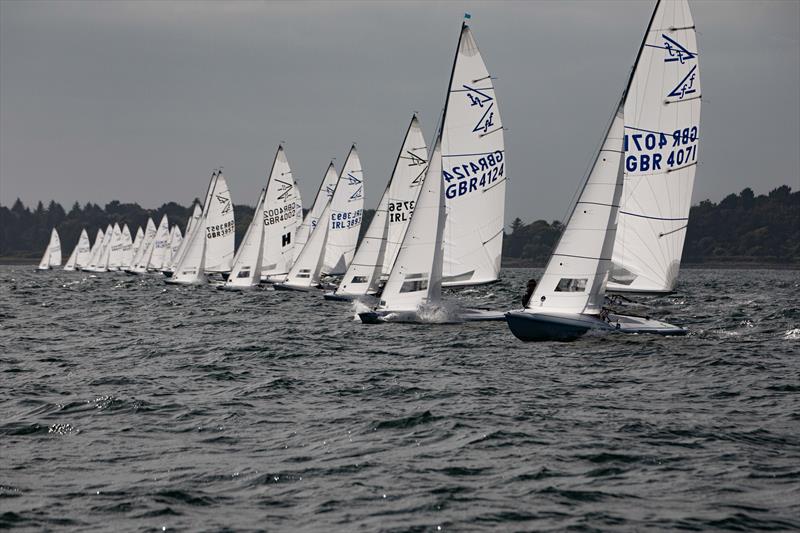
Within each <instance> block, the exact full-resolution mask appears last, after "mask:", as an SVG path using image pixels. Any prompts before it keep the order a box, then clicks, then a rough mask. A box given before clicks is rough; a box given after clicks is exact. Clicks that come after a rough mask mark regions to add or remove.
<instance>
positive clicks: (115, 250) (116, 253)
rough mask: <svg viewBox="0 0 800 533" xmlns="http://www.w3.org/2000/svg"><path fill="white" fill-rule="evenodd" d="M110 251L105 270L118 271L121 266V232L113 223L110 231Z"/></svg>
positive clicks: (117, 225)
mask: <svg viewBox="0 0 800 533" xmlns="http://www.w3.org/2000/svg"><path fill="white" fill-rule="evenodd" d="M110 246H111V251H110V252H109V253H108V263H107V264H106V269H107V270H119V268H120V266H121V265H122V246H123V242H122V230H121V229H120V227H119V224H117V223H116V222H114V227H113V228H112V230H111V244H110Z"/></svg>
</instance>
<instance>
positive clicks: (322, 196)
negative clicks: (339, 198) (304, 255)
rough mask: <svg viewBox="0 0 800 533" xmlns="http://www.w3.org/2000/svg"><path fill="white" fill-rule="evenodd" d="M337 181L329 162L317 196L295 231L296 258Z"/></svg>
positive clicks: (315, 224) (331, 164)
mask: <svg viewBox="0 0 800 533" xmlns="http://www.w3.org/2000/svg"><path fill="white" fill-rule="evenodd" d="M337 181H339V174H338V173H337V172H336V167H334V165H333V161H331V163H330V165H328V170H326V171H325V176H324V177H323V178H322V181H321V182H320V184H319V190H318V191H317V196H316V197H315V198H314V203H313V204H312V206H311V209H309V210H308V213H307V214H306V218H305V219H304V220H303V223H302V224H301V226H300V227H299V228H298V229H297V234H296V237H295V249H296V251H297V253H296V254H295V257H297V255H298V254H299V253H300V250H302V249H303V246H305V244H306V242H307V241H308V239H309V237H310V236H311V233H312V232H313V231H314V229H315V228H316V227H317V224H318V222H319V219H320V216H321V215H322V211H323V210H324V209H325V206H327V205H328V203H329V202H330V201H331V198H332V197H333V191H335V190H336V182H337Z"/></svg>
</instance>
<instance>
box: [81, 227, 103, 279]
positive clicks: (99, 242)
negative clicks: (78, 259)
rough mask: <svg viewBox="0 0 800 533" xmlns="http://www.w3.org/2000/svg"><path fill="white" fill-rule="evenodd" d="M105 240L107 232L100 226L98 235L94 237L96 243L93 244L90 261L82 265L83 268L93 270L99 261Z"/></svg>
mask: <svg viewBox="0 0 800 533" xmlns="http://www.w3.org/2000/svg"><path fill="white" fill-rule="evenodd" d="M103 240H105V233H103V230H102V229H101V228H98V230H97V235H96V236H95V238H94V244H93V245H92V251H91V255H90V257H89V262H88V263H86V264H85V265H82V266H81V268H83V269H84V270H92V269H93V268H94V267H95V266H96V265H97V263H98V261H99V259H98V258H99V256H100V249H101V248H102V247H103Z"/></svg>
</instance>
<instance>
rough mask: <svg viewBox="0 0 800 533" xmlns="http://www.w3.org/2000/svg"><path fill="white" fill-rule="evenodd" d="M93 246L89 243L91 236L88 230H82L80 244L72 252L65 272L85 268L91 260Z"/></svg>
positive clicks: (79, 238)
mask: <svg viewBox="0 0 800 533" xmlns="http://www.w3.org/2000/svg"><path fill="white" fill-rule="evenodd" d="M91 249H92V247H91V244H90V243H89V234H88V233H86V229H82V230H81V235H80V237H78V244H76V245H75V248H74V249H73V250H72V254H71V255H70V256H69V261H67V264H66V266H64V270H75V269H76V268H83V267H85V266H87V265H88V264H89V261H90V260H91V255H92V252H91Z"/></svg>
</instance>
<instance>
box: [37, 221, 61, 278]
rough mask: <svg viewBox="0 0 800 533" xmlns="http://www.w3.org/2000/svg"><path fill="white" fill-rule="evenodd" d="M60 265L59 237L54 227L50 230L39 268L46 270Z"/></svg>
mask: <svg viewBox="0 0 800 533" xmlns="http://www.w3.org/2000/svg"><path fill="white" fill-rule="evenodd" d="M56 266H61V239H60V238H59V236H58V232H57V231H56V228H53V229H52V230H51V231H50V241H49V242H48V243H47V248H46V249H45V251H44V255H42V260H41V261H39V267H38V268H39V270H48V269H49V268H52V267H56Z"/></svg>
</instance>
